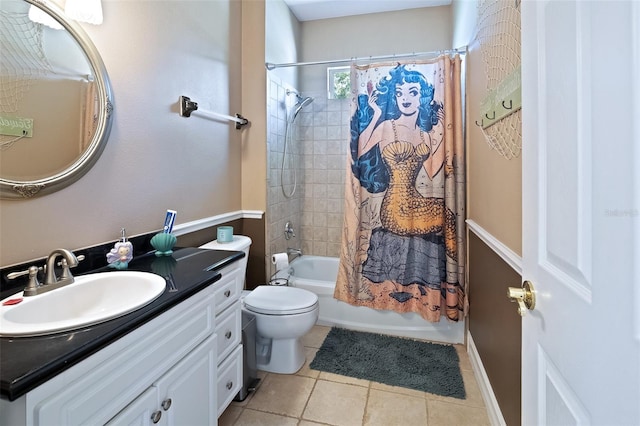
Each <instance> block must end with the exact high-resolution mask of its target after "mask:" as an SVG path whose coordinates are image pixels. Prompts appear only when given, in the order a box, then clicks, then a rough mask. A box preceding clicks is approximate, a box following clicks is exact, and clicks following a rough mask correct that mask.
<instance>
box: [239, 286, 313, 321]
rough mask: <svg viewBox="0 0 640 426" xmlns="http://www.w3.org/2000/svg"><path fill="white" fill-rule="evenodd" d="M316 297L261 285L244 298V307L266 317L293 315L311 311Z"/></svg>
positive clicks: (278, 287)
mask: <svg viewBox="0 0 640 426" xmlns="http://www.w3.org/2000/svg"><path fill="white" fill-rule="evenodd" d="M317 304H318V296H317V295H316V294H315V293H312V292H310V291H307V290H304V289H301V288H295V287H286V286H272V285H261V286H258V287H256V288H255V290H253V291H252V292H251V293H250V294H248V295H247V296H246V297H245V298H244V305H245V307H246V308H247V309H248V310H250V311H252V312H255V313H259V314H266V315H293V314H302V313H305V312H309V311H311V310H313V309H314V308H315V307H316V306H317Z"/></svg>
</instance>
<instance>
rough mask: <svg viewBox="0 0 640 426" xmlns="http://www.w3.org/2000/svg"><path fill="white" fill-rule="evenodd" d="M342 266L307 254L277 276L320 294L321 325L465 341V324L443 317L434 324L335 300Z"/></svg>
mask: <svg viewBox="0 0 640 426" xmlns="http://www.w3.org/2000/svg"><path fill="white" fill-rule="evenodd" d="M338 263H339V260H338V258H336V257H323V256H307V255H304V256H300V257H296V258H295V259H294V260H293V261H292V262H291V264H290V265H289V268H288V270H284V271H281V272H279V273H278V274H277V277H278V278H288V280H289V285H291V286H294V287H299V288H303V289H306V290H309V291H312V292H313V293H315V294H317V295H318V300H319V302H320V314H319V317H318V322H317V324H319V325H329V326H334V325H335V326H338V327H342V328H347V329H350V330H358V331H367V332H372V333H381V334H389V335H392V336H401V337H411V338H417V339H425V340H431V341H438V342H446V343H462V342H463V341H464V322H463V321H461V322H458V323H453V322H449V321H447V320H446V319H445V318H444V316H443V318H442V320H441V321H440V322H439V323H430V322H428V321H425V320H424V319H422V317H421V316H420V315H418V314H415V313H407V314H399V313H397V312H393V311H379V310H376V309H370V308H367V307H364V306H352V305H349V304H348V303H345V302H342V301H339V300H337V299H334V297H333V290H334V287H335V284H336V277H337V276H338Z"/></svg>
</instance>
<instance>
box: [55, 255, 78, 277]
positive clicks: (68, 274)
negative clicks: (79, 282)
mask: <svg viewBox="0 0 640 426" xmlns="http://www.w3.org/2000/svg"><path fill="white" fill-rule="evenodd" d="M76 259H77V260H78V262H80V261H81V260H84V255H82V254H81V255H80V256H76ZM58 266H62V273H61V274H60V279H61V280H67V279H71V278H73V275H71V269H70V268H69V264H68V263H67V259H65V258H64V257H63V258H62V259H61V260H60V262H59V263H58ZM76 266H78V264H77V263H76Z"/></svg>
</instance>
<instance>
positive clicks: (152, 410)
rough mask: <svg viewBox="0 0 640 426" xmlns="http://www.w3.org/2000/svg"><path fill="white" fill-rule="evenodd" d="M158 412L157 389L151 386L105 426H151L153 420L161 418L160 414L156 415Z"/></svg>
mask: <svg viewBox="0 0 640 426" xmlns="http://www.w3.org/2000/svg"><path fill="white" fill-rule="evenodd" d="M158 411H159V406H158V389H157V388H156V387H155V386H151V387H150V388H149V389H147V390H146V391H144V392H143V393H142V395H140V396H139V397H137V398H136V399H135V400H134V401H133V402H132V403H131V404H129V405H127V406H126V408H125V409H124V410H122V411H120V412H119V413H118V414H117V415H116V416H115V417H114V418H113V419H111V420H109V422H108V423H107V426H115V425H127V426H152V425H153V424H154V420H155V421H156V422H157V421H158V420H160V419H161V418H162V413H161V412H160V413H159V414H158Z"/></svg>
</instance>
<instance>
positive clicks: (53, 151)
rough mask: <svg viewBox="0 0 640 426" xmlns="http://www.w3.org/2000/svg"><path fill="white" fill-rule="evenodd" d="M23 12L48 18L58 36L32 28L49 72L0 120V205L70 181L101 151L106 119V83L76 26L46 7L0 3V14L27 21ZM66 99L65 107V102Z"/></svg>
mask: <svg viewBox="0 0 640 426" xmlns="http://www.w3.org/2000/svg"><path fill="white" fill-rule="evenodd" d="M30 6H34V7H37V8H39V9H41V10H42V11H43V12H44V13H46V14H48V15H49V16H51V17H52V18H53V19H54V20H56V21H57V22H59V23H60V25H61V26H62V27H63V30H54V29H51V28H48V27H41V28H39V29H40V30H41V31H40V32H41V33H42V37H43V38H45V43H44V45H45V46H46V51H45V54H46V57H45V58H44V59H45V60H46V61H47V62H48V63H50V64H51V68H50V69H47V70H44V72H43V73H40V74H39V75H37V76H36V77H35V78H33V79H32V81H31V82H30V85H29V88H28V89H27V90H28V93H26V95H25V96H24V99H22V100H20V101H19V103H20V107H19V108H18V109H17V110H16V111H15V112H10V113H7V112H6V111H5V112H3V113H2V114H0V137H2V138H3V139H7V140H9V141H10V142H11V143H10V144H7V146H6V147H4V145H3V148H2V149H0V198H3V199H28V198H31V197H34V196H40V195H45V194H49V193H52V192H54V191H57V190H59V189H62V188H64V187H66V186H68V185H70V184H72V183H74V182H75V181H77V180H78V179H79V178H80V177H82V176H83V175H84V174H85V173H86V172H87V171H88V170H89V169H90V168H91V167H92V166H93V164H95V162H96V161H97V159H98V157H99V156H100V154H101V153H102V151H103V150H104V146H105V145H106V143H107V140H108V136H109V132H110V129H111V121H112V118H113V110H114V104H113V96H112V91H111V84H110V81H109V77H108V75H107V72H106V69H105V66H104V63H103V61H102V58H101V57H100V54H99V52H98V50H97V49H96V47H95V46H94V44H93V42H92V41H91V39H90V38H89V36H88V35H87V34H86V33H85V31H84V30H83V29H82V27H80V25H78V24H77V23H76V22H75V21H72V20H69V19H68V18H66V17H65V15H64V13H63V12H62V10H61V9H60V8H59V6H57V4H55V3H54V2H53V1H51V0H2V1H1V2H0V8H1V10H0V12H2V13H3V15H4V14H16V15H21V16H26V14H27V10H28V9H29V7H30ZM31 25H32V26H33V25H37V26H40V25H41V24H31ZM3 27H4V26H3ZM4 30H6V28H3V31H4ZM3 37H4V36H3ZM8 37H15V38H19V37H21V36H20V35H9V36H8ZM13 44H15V45H20V44H21V43H19V42H16V43H13ZM74 51H75V53H73V54H72V56H66V55H67V54H69V53H70V52H74ZM28 53H29V52H25V53H24V55H25V56H26V55H27V54H28ZM62 53H64V54H65V56H62V55H61V54H62ZM7 54H8V53H7V52H6V51H4V52H3V51H1V50H0V61H3V62H4V61H5V59H9V58H8V57H5V56H6V55H7ZM11 54H12V55H14V56H15V55H16V52H15V51H12V52H11ZM17 55H18V56H20V52H17ZM18 71H20V70H18ZM12 73H13V74H15V73H16V72H15V71H12ZM4 74H7V73H3V76H2V77H3V84H4V80H5V78H4V77H6V76H5V75H4ZM18 74H19V73H18ZM42 74H44V75H42ZM11 78H14V79H16V78H20V76H19V75H18V76H17V77H16V76H14V75H10V76H9V77H8V79H7V80H8V81H9V80H10V79H11ZM2 96H4V94H2ZM65 99H68V100H69V101H70V102H67V103H64V101H65ZM51 102H53V104H50V103H51ZM47 104H49V105H48V106H47ZM5 114H6V115H5ZM2 123H9V124H11V123H23V124H24V126H26V127H28V129H26V127H25V129H26V130H25V129H22V130H21V131H17V130H15V129H11V128H8V127H7V126H5V127H3V125H2ZM25 123H26V124H25ZM14 127H15V126H14ZM18 130H20V129H18ZM16 132H17V133H16ZM13 135H15V136H13Z"/></svg>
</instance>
